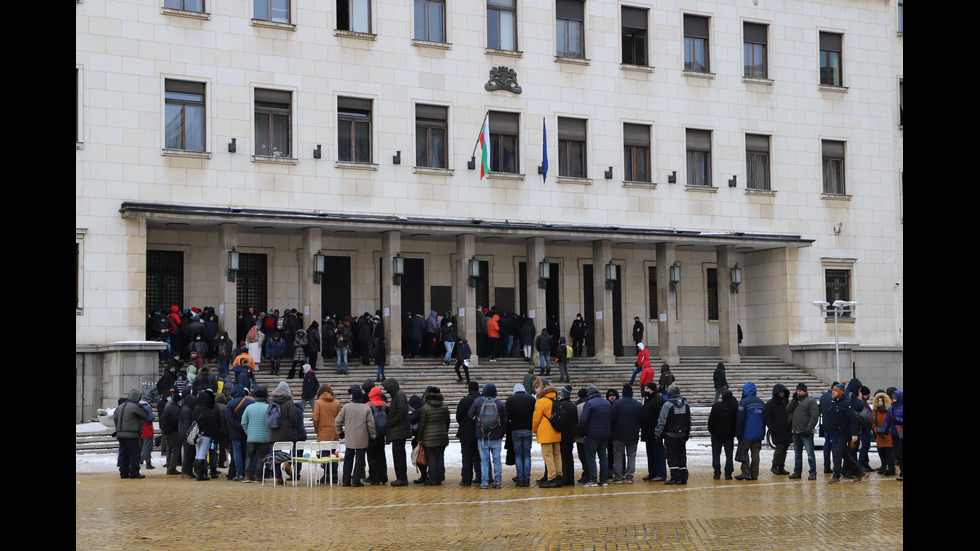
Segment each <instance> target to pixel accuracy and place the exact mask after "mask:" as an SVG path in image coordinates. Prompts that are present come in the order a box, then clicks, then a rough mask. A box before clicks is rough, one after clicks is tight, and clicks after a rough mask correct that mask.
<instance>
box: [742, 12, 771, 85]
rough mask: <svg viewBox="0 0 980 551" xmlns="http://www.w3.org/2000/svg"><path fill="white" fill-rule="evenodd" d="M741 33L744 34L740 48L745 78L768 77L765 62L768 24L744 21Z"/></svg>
mask: <svg viewBox="0 0 980 551" xmlns="http://www.w3.org/2000/svg"><path fill="white" fill-rule="evenodd" d="M742 34H743V36H744V43H743V46H742V48H743V58H744V65H745V72H744V76H745V78H760V79H765V78H769V70H768V64H767V62H766V49H767V47H768V42H769V38H768V34H769V26H768V25H763V24H761V23H744V24H743V26H742Z"/></svg>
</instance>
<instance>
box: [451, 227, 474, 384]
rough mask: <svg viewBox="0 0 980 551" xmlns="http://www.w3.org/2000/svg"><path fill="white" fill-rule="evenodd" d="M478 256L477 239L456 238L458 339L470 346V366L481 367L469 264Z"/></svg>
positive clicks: (460, 235)
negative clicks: (477, 348)
mask: <svg viewBox="0 0 980 551" xmlns="http://www.w3.org/2000/svg"><path fill="white" fill-rule="evenodd" d="M474 255H476V238H475V237H474V236H473V234H471V233H462V234H459V235H457V236H456V310H455V311H454V312H453V314H454V315H455V316H456V332H457V338H460V339H466V340H467V341H468V342H469V344H470V349H471V350H472V353H471V354H470V365H471V366H474V365H479V363H480V358H479V356H477V354H476V288H474V287H471V286H470V278H469V262H470V258H473V256H474Z"/></svg>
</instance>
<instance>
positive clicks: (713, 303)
mask: <svg viewBox="0 0 980 551" xmlns="http://www.w3.org/2000/svg"><path fill="white" fill-rule="evenodd" d="M705 300H706V301H707V303H708V321H718V268H708V269H707V270H706V272H705Z"/></svg>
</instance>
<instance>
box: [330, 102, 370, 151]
mask: <svg viewBox="0 0 980 551" xmlns="http://www.w3.org/2000/svg"><path fill="white" fill-rule="evenodd" d="M371 101H372V100H369V99H362V98H347V97H341V98H338V99H337V160H339V161H345V162H351V163H370V162H371Z"/></svg>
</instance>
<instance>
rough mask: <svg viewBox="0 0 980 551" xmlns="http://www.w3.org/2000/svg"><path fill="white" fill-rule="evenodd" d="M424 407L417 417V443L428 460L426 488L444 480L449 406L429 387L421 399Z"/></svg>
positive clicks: (440, 395) (438, 392) (438, 484)
mask: <svg viewBox="0 0 980 551" xmlns="http://www.w3.org/2000/svg"><path fill="white" fill-rule="evenodd" d="M422 399H423V400H425V405H424V406H422V412H421V414H420V415H419V428H418V441H419V443H420V444H421V445H422V446H424V447H425V453H426V454H427V455H428V458H429V473H428V480H426V481H425V484H426V485H427V486H441V485H442V481H443V480H445V479H446V462H445V459H446V446H448V445H449V423H450V414H449V406H447V405H446V404H445V398H444V397H443V395H442V391H441V390H439V388H438V387H434V386H433V387H429V388H428V389H427V391H426V393H425V395H424V396H423V397H422Z"/></svg>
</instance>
